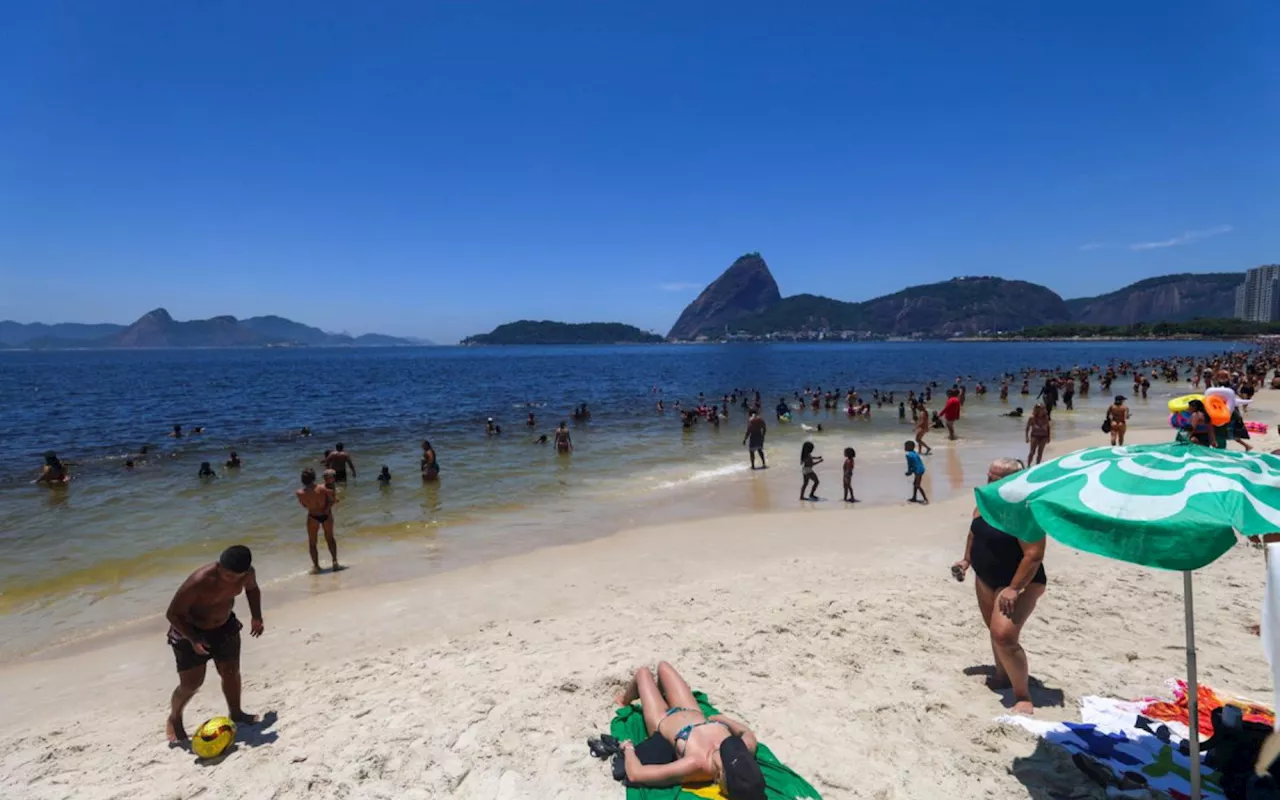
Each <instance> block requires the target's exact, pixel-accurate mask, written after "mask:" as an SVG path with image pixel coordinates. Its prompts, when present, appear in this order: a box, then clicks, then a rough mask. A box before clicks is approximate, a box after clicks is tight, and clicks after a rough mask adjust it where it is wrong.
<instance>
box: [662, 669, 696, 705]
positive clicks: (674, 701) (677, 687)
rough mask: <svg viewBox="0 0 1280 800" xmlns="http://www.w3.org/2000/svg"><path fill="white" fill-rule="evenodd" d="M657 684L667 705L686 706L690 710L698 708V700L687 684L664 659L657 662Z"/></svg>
mask: <svg viewBox="0 0 1280 800" xmlns="http://www.w3.org/2000/svg"><path fill="white" fill-rule="evenodd" d="M658 686H659V687H661V689H662V695H663V697H665V698H666V700H667V705H668V706H675V707H679V708H687V709H689V710H691V711H697V710H698V701H697V699H695V698H694V696H693V690H692V689H690V688H689V684H687V683H685V680H684V678H682V677H680V673H679V672H676V668H675V667H673V666H671V665H670V664H668V663H667V662H665V661H659V662H658Z"/></svg>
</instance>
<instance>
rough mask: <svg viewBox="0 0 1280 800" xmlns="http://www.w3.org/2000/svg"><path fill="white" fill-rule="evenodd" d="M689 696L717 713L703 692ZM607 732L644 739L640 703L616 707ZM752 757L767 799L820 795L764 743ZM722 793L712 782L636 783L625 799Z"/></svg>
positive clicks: (804, 799)
mask: <svg viewBox="0 0 1280 800" xmlns="http://www.w3.org/2000/svg"><path fill="white" fill-rule="evenodd" d="M693 696H694V697H695V698H696V699H697V701H698V705H699V706H700V707H701V708H702V713H703V714H706V715H707V716H708V717H709V716H711V715H712V714H719V713H720V712H719V711H717V710H716V709H715V708H713V707H712V706H711V704H710V703H709V702H707V696H706V695H705V694H704V693H702V692H694V693H693ZM609 733H611V734H612V735H613V736H614V737H615V738H617V739H618V740H619V741H623V740H626V739H630V740H631V741H633V742H635V743H636V744H639V743H640V742H643V741H644V740H645V739H648V738H649V732H648V731H647V730H645V727H644V714H642V713H641V712H640V706H638V705H629V706H624V707H623V708H619V709H618V710H617V711H616V712H615V713H614V715H613V722H612V723H610V725H609ZM756 761H758V762H759V763H760V771H761V772H762V773H764V783H765V791H766V794H767V795H768V796H769V800H808V799H810V798H811V799H812V800H822V795H820V794H818V791H817V790H816V789H814V788H813V787H812V786H810V785H809V782H808V781H806V780H805V779H804V778H801V777H800V776H799V775H797V774H795V773H794V772H792V771H791V768H790V767H788V766H787V765H786V764H783V763H782V762H781V761H779V760H778V757H777V756H775V755H774V754H773V751H771V750H770V749H769V748H767V747H765V746H764V744H759V745H758V746H757V747H756ZM722 797H723V795H722V794H720V792H719V790H718V789H717V788H716V787H715V786H714V785H702V786H668V787H664V788H661V789H655V788H649V787H637V786H631V787H628V788H627V800H695V799H696V798H702V800H707V799H708V798H722Z"/></svg>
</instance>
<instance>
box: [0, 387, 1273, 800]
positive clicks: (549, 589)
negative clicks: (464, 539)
mask: <svg viewBox="0 0 1280 800" xmlns="http://www.w3.org/2000/svg"><path fill="white" fill-rule="evenodd" d="M1278 409H1280V397H1277V398H1274V399H1273V398H1271V397H1269V396H1268V395H1266V394H1264V395H1263V399H1262V400H1260V401H1259V402H1258V403H1257V404H1256V405H1255V407H1254V411H1255V415H1257V414H1274V413H1276V411H1277V410H1278ZM1131 430H1132V432H1133V435H1132V438H1131V443H1134V444H1137V443H1142V442H1146V441H1152V440H1165V439H1166V438H1167V434H1168V429H1167V428H1165V429H1163V430H1161V429H1160V428H1159V427H1157V426H1146V427H1144V428H1142V429H1138V428H1133V429H1131ZM1101 439H1102V437H1101V434H1092V435H1090V436H1080V437H1073V438H1070V439H1064V440H1063V441H1061V442H1056V443H1055V444H1056V445H1057V446H1058V448H1061V449H1060V450H1059V449H1055V450H1054V454H1055V455H1061V454H1062V453H1064V452H1066V449H1067V448H1068V447H1071V446H1073V445H1076V444H1087V445H1097V444H1099V443H1100V441H1101ZM1260 439H1261V440H1260V441H1259V442H1258V444H1262V445H1264V446H1265V447H1267V449H1270V448H1271V447H1274V446H1276V443H1277V441H1278V440H1277V438H1276V436H1275V434H1274V432H1272V433H1270V434H1268V435H1267V436H1266V437H1260ZM1019 444H1020V443H1019ZM1052 446H1053V445H1051V447H1052ZM1006 448H1007V445H1006ZM1018 449H1020V447H1019V448H1018ZM782 472H783V470H779V474H781V473H782ZM787 477H788V478H790V477H792V476H791V475H790V472H789V471H788V472H787ZM786 483H787V484H788V487H789V488H794V487H790V483H791V481H789V480H788V481H786ZM973 483H974V481H973V480H971V479H970V480H966V486H965V487H964V491H961V492H958V493H957V494H956V495H955V496H954V497H953V498H952V499H950V500H948V501H945V502H938V503H934V504H932V505H930V506H926V507H915V506H908V505H907V504H905V503H901V502H899V503H897V504H888V505H879V506H874V505H873V506H867V507H866V508H858V509H856V510H853V509H850V510H849V512H850V513H849V514H848V515H846V516H838V515H837V514H836V513H829V512H826V511H825V510H819V509H815V508H813V507H809V508H794V509H789V510H778V511H773V512H769V513H759V512H752V511H750V510H749V509H748V510H747V511H746V512H745V513H738V514H722V515H719V516H715V517H713V518H710V519H706V520H701V521H695V522H690V521H683V522H672V523H664V524H660V525H656V526H655V525H649V526H634V527H630V528H627V529H626V530H623V531H621V532H619V533H616V534H612V535H609V536H605V537H601V538H596V539H592V540H590V541H586V542H579V543H573V544H564V545H557V546H552V547H544V548H540V549H537V550H534V551H531V552H527V553H523V554H519V555H510V556H504V557H502V558H498V559H496V560H492V561H486V562H484V563H478V564H474V565H470V566H467V567H463V568H461V569H458V570H453V571H449V572H442V573H438V574H435V575H428V576H425V577H420V578H415V579H412V580H408V581H403V582H396V583H387V584H381V585H374V586H366V587H359V588H352V589H346V590H343V591H337V592H330V593H327V594H323V595H319V596H313V597H309V598H304V599H299V600H297V601H294V602H287V603H284V604H281V603H279V602H278V600H277V598H276V597H275V596H274V595H273V592H272V590H271V589H270V587H268V588H266V589H265V590H264V611H265V614H264V616H265V618H266V624H267V634H266V635H265V636H264V637H263V638H261V639H248V638H246V639H245V640H244V649H243V655H242V660H243V671H244V675H245V697H246V707H247V708H249V709H251V710H253V711H255V712H259V713H271V714H273V715H274V716H273V719H274V722H273V724H272V725H270V726H269V729H268V730H267V731H266V732H263V733H259V734H254V735H252V736H242V744H241V745H240V746H239V747H238V748H237V749H236V750H235V751H234V752H232V753H231V754H229V755H228V756H227V757H226V759H225V761H224V763H222V764H217V765H214V766H211V767H208V768H200V767H197V766H196V765H194V764H193V760H192V757H191V755H190V754H187V753H184V752H182V751H173V750H169V749H168V748H167V747H165V746H164V741H163V735H162V727H161V726H162V724H163V716H164V707H165V706H164V704H165V700H166V698H167V696H168V692H169V689H170V687H171V685H172V684H173V683H174V675H173V663H172V656H171V654H170V653H169V652H168V648H167V647H166V646H165V644H164V641H163V625H162V624H154V625H149V626H148V628H147V629H146V630H139V631H137V632H136V633H134V634H131V635H128V636H120V637H118V638H116V639H115V640H114V641H110V642H103V643H101V644H102V646H100V647H94V648H92V649H89V650H86V651H83V652H75V653H65V654H60V655H57V656H51V657H48V658H42V659H39V660H27V661H24V662H20V663H17V664H10V665H5V666H2V667H0V676H3V678H4V680H5V681H6V685H7V686H8V687H9V689H10V693H11V696H12V697H14V698H15V700H14V701H13V703H12V711H13V712H14V713H13V714H12V717H11V719H12V720H13V722H12V724H11V725H10V726H9V727H8V728H7V729H6V731H5V732H4V733H3V734H0V743H3V748H2V752H3V755H0V764H2V765H3V770H0V786H7V787H10V791H11V793H13V794H14V795H15V796H23V797H31V798H46V797H48V798H53V797H65V796H66V795H67V793H68V792H71V793H73V794H74V796H76V797H77V798H87V800H97V799H98V798H103V799H104V800H105V798H113V797H120V796H123V795H130V794H132V795H136V796H152V795H154V793H155V787H157V786H165V787H167V791H169V792H170V793H171V794H173V795H174V796H178V797H183V798H187V797H194V796H197V795H201V794H202V793H204V792H207V791H212V792H213V795H211V796H216V797H219V798H260V797H268V796H274V797H279V798H287V797H295V796H296V797H301V796H304V795H305V796H307V797H320V798H330V797H333V798H337V797H347V796H357V797H372V796H395V797H397V798H399V797H408V798H416V797H422V798H427V797H439V796H443V795H449V794H451V795H452V796H457V797H465V798H472V797H474V798H494V797H498V798H524V797H530V798H534V797H537V798H545V797H558V798H584V800H585V798H600V797H609V796H618V795H620V793H621V789H620V788H618V787H617V786H616V784H614V783H613V782H612V781H611V780H610V779H609V777H608V775H607V768H606V767H605V766H603V765H602V764H600V762H597V761H595V760H593V759H591V758H590V756H589V755H588V754H587V753H586V748H585V746H584V745H583V741H584V739H585V738H586V737H587V736H589V735H592V734H594V733H598V732H599V731H601V730H604V729H605V726H606V725H607V722H608V720H609V718H610V716H611V713H612V712H611V703H610V696H611V694H612V691H611V690H612V688H614V687H615V686H616V685H618V684H620V683H621V682H622V681H623V680H624V679H625V678H626V677H627V675H628V674H629V673H630V671H631V670H633V669H634V668H635V667H636V666H638V665H640V664H643V663H653V662H654V661H656V660H658V659H661V658H665V659H668V660H671V661H672V662H673V663H675V664H676V666H677V667H678V668H680V669H681V670H682V671H683V672H684V673H685V674H686V676H687V677H688V678H689V679H690V681H691V683H693V685H694V688H698V689H703V690H705V691H707V692H708V694H709V695H710V696H711V698H712V699H713V701H715V702H717V703H718V704H719V705H720V706H721V708H723V709H724V710H725V711H726V713H731V714H736V715H739V716H740V717H741V718H743V719H744V720H745V721H747V723H748V724H749V725H751V726H752V727H753V729H755V730H756V731H758V732H759V734H760V737H761V740H762V741H764V742H766V743H767V744H769V745H770V747H772V748H773V749H774V751H775V752H776V753H777V754H778V755H779V757H780V758H782V759H783V761H784V762H786V763H787V764H789V765H790V766H792V767H793V768H794V769H796V770H797V771H798V772H799V773H800V774H802V775H804V776H805V777H806V778H807V779H808V780H809V781H810V782H811V783H813V784H814V786H815V787H817V788H818V789H819V790H820V791H821V792H823V793H824V796H827V797H843V796H855V797H868V798H870V797H882V796H883V797H891V796H908V797H926V796H936V795H938V794H940V793H941V794H945V795H946V796H949V797H957V798H964V799H966V800H967V799H968V798H973V800H977V799H978V798H986V797H990V796H1017V794H1018V793H1019V792H1026V791H1027V790H1029V789H1033V790H1036V791H1047V790H1050V789H1053V790H1057V791H1067V790H1071V789H1073V788H1075V787H1077V786H1078V785H1079V774H1078V773H1077V772H1075V771H1074V768H1072V767H1071V766H1070V762H1069V760H1067V761H1066V763H1065V766H1064V765H1063V764H1061V763H1058V762H1057V761H1054V760H1053V759H1051V758H1049V757H1048V756H1047V755H1046V754H1045V753H1043V752H1041V751H1040V749H1039V748H1038V746H1037V742H1036V741H1035V740H1034V738H1033V737H1032V736H1031V735H1030V734H1027V733H1024V732H1019V731H1016V730H1012V729H1009V728H1006V727H1003V726H1000V725H998V724H995V723H994V722H993V719H994V718H995V717H996V716H998V715H999V714H1001V713H1003V712H1004V705H1003V704H1002V701H1001V697H1000V696H999V695H996V694H993V693H992V692H991V691H990V690H988V689H986V688H985V687H984V686H983V684H982V679H981V676H971V675H966V674H965V672H966V670H967V669H970V668H974V667H976V666H979V665H982V664H986V663H989V661H990V652H989V648H988V647H987V646H986V643H985V638H984V634H985V631H983V629H982V626H981V622H980V620H979V618H978V614H977V609H976V605H975V603H974V601H973V594H972V584H971V583H969V584H967V585H964V586H961V585H957V584H956V583H955V582H954V581H953V580H951V578H950V576H949V575H948V574H947V572H948V567H949V565H950V564H951V562H952V561H954V560H955V559H956V558H957V557H958V556H959V554H960V552H961V550H962V549H963V544H964V535H965V530H966V528H967V524H968V518H969V514H970V511H971V508H972V500H971V497H969V496H968V489H969V488H970V487H971V486H972V485H973ZM825 486H826V487H827V488H830V484H829V483H828V484H825ZM833 510H834V509H833ZM815 513H816V516H815ZM1046 569H1047V570H1048V572H1049V580H1050V587H1049V592H1048V594H1046V597H1045V599H1044V600H1043V601H1042V602H1041V606H1040V607H1039V608H1038V609H1037V612H1036V615H1035V617H1034V618H1033V620H1032V622H1031V623H1029V624H1028V626H1027V630H1026V633H1025V635H1024V637H1023V638H1024V645H1025V646H1026V647H1027V649H1028V652H1029V653H1030V658H1031V667H1032V672H1033V674H1034V675H1035V676H1036V677H1037V678H1038V679H1039V680H1040V681H1041V682H1042V684H1043V686H1044V687H1045V691H1044V692H1043V693H1042V695H1041V699H1043V700H1047V701H1048V702H1047V704H1046V705H1044V706H1043V707H1042V708H1041V709H1040V710H1039V714H1040V716H1041V717H1042V718H1046V719H1074V718H1075V714H1076V712H1075V709H1074V704H1075V701H1076V699H1077V698H1079V697H1080V696H1082V695H1085V694H1114V695H1117V696H1120V697H1137V696H1141V695H1145V694H1154V693H1159V692H1160V691H1161V690H1162V688H1163V684H1164V681H1165V680H1167V679H1168V678H1171V677H1175V676H1177V675H1180V674H1181V670H1182V668H1183V665H1182V650H1181V637H1182V622H1183V621H1182V609H1181V590H1180V584H1181V576H1180V575H1177V574H1175V573H1164V572H1157V571H1153V570H1144V569H1142V568H1139V567H1134V566H1132V565H1127V564H1120V563H1117V562H1111V561H1105V560H1103V559H1100V558H1097V557H1094V556H1089V555H1086V554H1083V553H1079V552H1077V551H1072V550H1069V549H1067V548H1065V547H1062V546H1060V545H1055V544H1051V545H1050V552H1049V557H1048V558H1047V560H1046ZM1262 585H1263V570H1262V565H1261V556H1260V555H1259V554H1258V553H1257V552H1255V551H1253V550H1252V549H1251V548H1249V547H1248V546H1246V545H1241V546H1238V547H1236V548H1234V549H1233V550H1232V551H1231V552H1229V553H1228V554H1227V555H1226V556H1224V557H1223V558H1222V559H1221V560H1220V561H1219V562H1217V563H1215V564H1214V565H1212V566H1211V567H1209V568H1207V569H1206V570H1204V571H1203V575H1202V577H1200V578H1198V583H1197V600H1198V601H1199V602H1198V603H1197V625H1198V626H1199V627H1200V629H1201V630H1202V632H1203V634H1204V635H1203V636H1202V640H1201V643H1200V665H1201V672H1202V679H1203V680H1204V682H1205V683H1207V684H1210V685H1214V686H1215V687H1218V688H1221V689H1226V690H1231V691H1236V692H1238V693H1241V694H1245V695H1252V696H1268V694H1269V690H1270V677H1269V673H1268V670H1267V667H1266V664H1265V661H1264V660H1263V658H1262V654H1261V647H1260V644H1259V643H1258V640H1257V639H1256V637H1253V636H1252V635H1251V634H1249V633H1248V631H1247V630H1246V626H1247V625H1248V624H1250V623H1252V622H1256V620H1257V609H1258V601H1259V600H1260V598H1261V592H1262ZM241 607H242V608H241V610H243V603H241ZM1082 608H1087V609H1089V613H1081V611H1080V610H1081V609H1082ZM1056 703H1060V705H1057V704H1056ZM221 707H222V698H221V696H220V694H219V692H218V691H217V686H216V681H214V680H209V681H207V682H206V684H205V686H204V688H203V690H202V691H201V692H200V693H199V694H198V695H197V696H196V698H195V700H194V701H193V702H192V705H191V707H190V709H189V710H188V715H187V719H188V722H190V723H192V724H194V723H196V722H198V721H199V720H201V719H203V718H204V717H206V716H208V715H210V714H212V713H221V712H220V709H221ZM104 729H108V730H110V731H111V732H112V733H111V737H110V741H109V743H106V745H105V746H104V743H103V742H102V741H101V740H100V737H99V733H100V732H101V731H102V730H104ZM820 741H829V742H830V741H838V742H840V743H841V744H840V746H839V747H834V748H833V747H826V748H822V747H816V746H815V745H816V744H817V743H818V742H820ZM921 741H929V742H930V743H931V746H930V747H929V748H925V749H922V748H920V747H919V742H921ZM850 756H852V757H850ZM1028 763H1030V764H1033V765H1036V766H1037V768H1036V769H1031V770H1026V769H1014V768H1013V767H1011V764H1012V765H1014V766H1015V767H1016V766H1017V765H1022V766H1023V767H1025V766H1026V765H1027V764H1028ZM903 792H905V794H899V793H903Z"/></svg>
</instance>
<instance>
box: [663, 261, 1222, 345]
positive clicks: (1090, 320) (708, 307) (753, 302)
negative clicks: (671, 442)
mask: <svg viewBox="0 0 1280 800" xmlns="http://www.w3.org/2000/svg"><path fill="white" fill-rule="evenodd" d="M1243 281H1244V273H1241V272H1227V273H1204V274H1189V273H1182V274H1177V275H1164V276H1160V277H1156V278H1148V279H1146V280H1142V281H1138V282H1137V283H1134V284H1131V285H1129V286H1126V287H1124V288H1123V289H1119V290H1117V291H1114V292H1110V293H1109V294H1104V295H1100V296H1098V297H1082V298H1076V299H1072V300H1064V299H1063V298H1062V297H1060V296H1059V295H1058V294H1057V293H1056V292H1054V291H1053V290H1051V289H1049V288H1047V287H1045V286H1041V285H1039V284H1035V283H1031V282H1029V281H1019V280H1008V279H1006V278H999V277H993V276H983V275H979V276H966V277H958V278H952V279H951V280H949V281H942V282H939V283H930V284H925V285H921V286H910V287H908V288H906V289H903V290H901V291H898V292H894V293H893V294H888V295H884V296H882V297H876V298H872V299H870V300H864V301H861V302H848V301H844V300H835V299H833V298H830V297H821V296H818V295H811V294H800V295H792V296H790V297H783V296H782V293H781V292H780V291H779V289H778V283H777V281H776V280H774V277H773V274H772V273H771V272H770V270H769V266H768V264H766V263H765V260H764V258H763V257H762V256H761V255H760V254H759V253H747V254H746V255H744V256H742V257H740V258H738V259H737V260H736V261H734V262H733V264H731V265H730V266H729V268H728V269H726V270H725V271H724V273H723V274H721V275H720V277H718V278H716V279H715V280H714V281H712V282H711V283H710V284H709V285H708V286H707V287H706V289H704V290H703V291H702V293H701V294H699V295H698V297H697V298H696V299H695V300H694V301H693V302H692V303H690V304H689V306H688V307H687V308H685V310H684V312H683V313H682V314H681V315H680V318H679V319H678V320H676V323H675V324H674V325H673V326H672V327H671V331H670V332H669V333H668V334H667V338H668V339H670V340H672V341H777V340H784V341H785V340H813V339H835V340H857V339H883V338H924V339H950V338H956V337H975V336H983V337H997V336H1002V335H1005V334H1009V333H1018V332H1022V331H1029V330H1030V329H1039V328H1043V327H1044V326H1072V325H1076V326H1081V325H1082V326H1093V327H1095V328H1096V327H1116V328H1126V329H1127V328H1129V327H1131V326H1136V325H1148V326H1153V325H1156V324H1158V323H1165V324H1182V323H1189V322H1191V321H1193V320H1197V319H1200V318H1205V319H1219V318H1225V317H1230V316H1231V315H1232V314H1233V312H1234V310H1235V290H1236V287H1237V286H1239V285H1240V284H1241V283H1243ZM1135 330H1136V329H1135ZM1026 335H1030V334H1026ZM1134 335H1142V334H1134ZM1146 335H1153V336H1160V335H1164V334H1159V333H1149V334H1146ZM1168 335H1179V334H1172V333H1171V334H1168ZM1183 335H1195V334H1183ZM1203 335H1205V336H1210V335H1214V334H1209V333H1205V334H1203ZM1220 335H1231V334H1227V333H1224V334H1220ZM1241 335H1243V334H1241Z"/></svg>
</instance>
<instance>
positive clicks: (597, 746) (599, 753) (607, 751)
mask: <svg viewBox="0 0 1280 800" xmlns="http://www.w3.org/2000/svg"><path fill="white" fill-rule="evenodd" d="M587 749H588V750H590V751H591V755H592V756H593V757H595V758H599V759H601V760H604V759H606V758H609V757H611V756H614V755H617V754H618V752H619V751H620V749H621V748H620V747H619V746H618V740H617V739H615V738H613V737H612V736H610V735H609V734H607V733H606V734H604V735H603V736H601V737H600V738H598V739H597V738H591V739H588V740H587Z"/></svg>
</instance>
